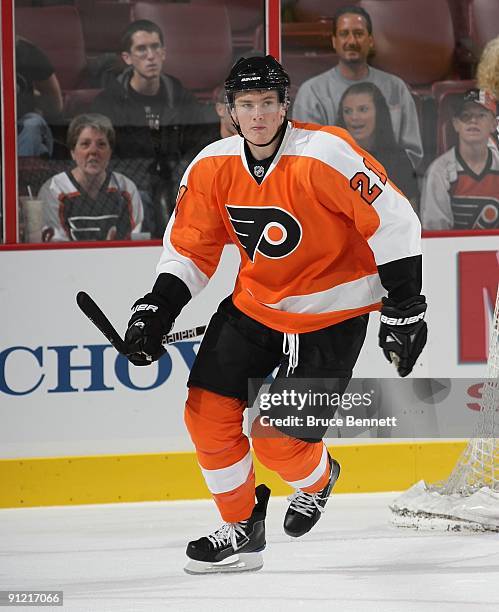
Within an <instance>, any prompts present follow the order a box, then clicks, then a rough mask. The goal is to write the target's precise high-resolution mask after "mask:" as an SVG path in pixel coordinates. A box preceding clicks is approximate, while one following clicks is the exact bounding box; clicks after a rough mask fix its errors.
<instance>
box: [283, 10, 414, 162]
mask: <svg viewBox="0 0 499 612" xmlns="http://www.w3.org/2000/svg"><path fill="white" fill-rule="evenodd" d="M332 41H333V46H334V49H335V50H336V53H337V55H338V65H337V66H335V67H334V68H330V69H329V70H327V71H326V72H323V73H322V74H319V75H317V76H315V77H313V78H311V79H309V80H308V81H305V82H304V83H303V84H302V85H301V87H300V88H299V90H298V93H297V94H296V99H295V102H294V106H293V118H294V119H297V120H298V121H307V122H311V123H319V124H321V125H334V124H335V123H336V121H337V119H338V108H339V102H340V98H341V96H342V95H343V92H344V91H345V89H347V88H348V87H349V86H350V85H352V84H353V83H357V82H359V81H369V82H371V83H374V84H375V85H376V86H377V87H378V88H379V89H380V91H382V92H383V95H384V96H385V98H386V100H387V102H388V107H389V109H390V115H391V118H392V125H393V129H394V132H395V137H396V140H397V143H398V144H399V145H401V146H402V147H403V148H404V149H405V150H406V151H407V154H408V155H409V159H410V160H411V163H412V165H413V166H414V168H417V166H418V165H419V163H420V161H421V159H422V157H423V145H422V142H421V134H420V131H419V123H418V117H417V112H416V105H415V104H414V100H413V99H412V96H411V93H410V91H409V89H408V88H407V85H406V84H405V83H404V82H403V81H402V79H400V78H399V77H397V76H395V75H393V74H389V73H388V72H383V71H382V70H377V69H376V68H373V67H372V66H369V65H368V63H367V58H368V56H369V54H370V53H371V52H372V50H373V48H374V39H373V35H372V23H371V18H370V16H369V14H368V13H367V12H366V11H365V10H364V9H362V8H361V7H358V6H344V7H341V8H339V9H338V10H337V11H336V13H335V15H334V17H333V37H332Z"/></svg>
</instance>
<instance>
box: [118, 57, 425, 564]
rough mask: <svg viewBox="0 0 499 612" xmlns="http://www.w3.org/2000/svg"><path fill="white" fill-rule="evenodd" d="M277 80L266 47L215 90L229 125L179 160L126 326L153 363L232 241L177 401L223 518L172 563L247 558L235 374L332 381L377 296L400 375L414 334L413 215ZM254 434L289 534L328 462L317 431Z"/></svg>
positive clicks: (246, 486)
mask: <svg viewBox="0 0 499 612" xmlns="http://www.w3.org/2000/svg"><path fill="white" fill-rule="evenodd" d="M289 84H290V81H289V77H288V75H287V74H286V72H285V71H284V70H283V68H282V66H281V65H280V64H279V63H278V62H277V61H276V60H275V59H274V58H272V57H271V56H267V57H264V58H262V57H252V58H248V59H245V58H243V59H241V60H239V61H238V62H237V63H236V64H235V65H234V67H233V68H232V70H231V72H230V75H229V77H228V79H227V81H226V83H225V88H226V97H227V104H228V107H229V111H230V113H231V116H232V119H233V121H234V125H235V128H236V129H237V132H238V135H235V136H232V137H230V138H226V139H224V140H220V141H217V142H215V143H212V144H210V145H208V146H207V147H206V148H205V149H203V150H202V151H201V152H200V153H199V154H198V156H197V157H196V158H195V159H194V160H193V162H192V163H191V165H190V166H189V167H188V169H187V170H186V173H185V175H184V177H183V179H182V182H181V186H180V189H179V195H178V198H177V206H176V210H175V214H174V216H173V217H172V219H171V220H170V223H169V225H168V227H167V229H166V232H165V236H164V240H163V245H164V250H163V254H162V256H161V259H160V261H159V264H158V267H157V272H158V277H157V280H156V282H155V284H154V287H153V289H152V291H151V293H148V294H147V295H146V296H144V297H143V298H141V299H139V300H138V301H137V302H135V304H134V307H133V309H132V313H133V314H132V317H131V319H130V321H129V326H128V329H127V332H126V337H125V340H126V342H127V343H128V344H129V346H130V347H131V350H134V351H135V352H134V354H132V355H131V356H130V361H131V362H132V363H134V364H136V365H147V364H149V363H151V362H152V361H155V360H157V359H159V358H160V357H161V355H162V354H163V353H164V348H163V346H162V337H163V335H164V334H165V333H167V332H168V331H169V330H170V329H171V327H172V325H173V322H174V321H175V318H176V317H177V315H178V314H179V313H180V311H181V310H182V308H183V307H184V306H185V305H186V304H187V302H188V301H189V300H190V299H191V298H192V297H194V296H195V295H197V294H198V293H199V292H200V291H201V289H203V287H204V286H205V285H206V284H207V283H208V281H209V279H210V277H211V276H212V274H213V273H214V271H215V269H216V267H217V264H218V262H219V258H220V255H221V252H222V249H223V246H224V245H225V244H228V243H234V244H236V245H237V247H238V248H239V251H240V254H241V265H240V269H239V273H238V276H237V280H236V285H235V289H234V292H233V294H232V295H231V296H230V297H228V298H226V299H225V300H223V301H222V303H221V304H220V306H219V308H218V311H217V312H216V313H215V315H214V316H213V317H212V319H211V321H210V324H209V326H208V329H207V331H206V334H205V336H204V339H203V341H202V343H201V346H200V348H199V352H198V355H197V357H196V360H195V363H194V366H193V368H192V370H191V373H190V376H189V381H188V387H189V394H188V398H187V403H186V408H185V422H186V425H187V428H188V430H189V433H190V435H191V438H192V441H193V443H194V446H195V448H196V453H197V457H198V461H199V465H200V467H201V471H202V473H203V476H204V478H205V480H206V483H207V485H208V488H209V489H210V491H211V493H212V495H213V498H214V500H215V502H216V504H217V506H218V509H219V511H220V514H221V516H222V519H223V520H224V521H225V524H224V525H223V526H222V527H221V528H219V529H217V530H216V531H215V532H214V533H212V534H211V535H209V536H208V537H203V538H200V539H199V540H196V541H193V542H190V543H189V544H188V547H187V556H188V557H189V559H190V561H189V562H188V564H187V566H186V571H188V572H194V573H204V572H214V571H245V570H255V569H259V568H260V567H261V566H262V558H261V553H260V551H261V550H262V549H263V548H264V547H265V512H266V506H267V501H268V498H269V495H270V491H269V490H268V489H267V487H265V485H260V486H259V487H257V489H256V498H257V501H256V503H255V476H254V471H253V464H252V459H251V454H250V444H249V440H248V438H247V437H246V436H245V435H244V434H243V431H242V421H243V411H244V409H245V408H246V404H247V395H248V379H250V378H260V379H264V378H266V377H267V376H268V375H269V374H270V373H271V372H272V371H273V370H274V368H276V367H277V366H279V371H278V374H277V378H276V382H279V381H281V382H282V381H290V380H291V381H292V379H293V378H295V379H296V378H302V379H303V378H307V379H312V378H319V377H321V379H322V380H324V379H327V380H332V381H333V383H332V384H333V386H335V387H336V388H337V389H338V390H339V392H340V393H341V392H343V390H344V389H345V387H346V385H347V384H348V381H349V379H350V377H351V376H352V369H353V366H354V365H355V362H356V360H357V357H358V355H359V352H360V349H361V347H362V344H363V342H364V337H365V333H366V328H367V318H368V313H369V312H370V311H376V310H379V309H380V307H381V327H380V333H379V340H380V346H381V348H382V349H383V352H384V353H385V356H386V357H387V358H388V359H389V360H394V361H395V363H396V366H397V369H398V373H399V374H400V376H406V375H407V374H409V373H410V372H411V370H412V368H413V366H414V363H415V361H416V359H417V358H418V356H419V354H420V352H421V350H422V349H423V347H424V344H425V342H426V323H425V322H424V320H423V319H424V313H425V310H426V304H425V298H424V296H422V295H420V292H421V244H420V224H419V221H418V218H417V217H416V215H415V213H414V211H413V209H412V207H411V205H410V204H409V202H408V201H407V200H406V199H405V197H404V196H403V195H402V194H401V193H400V191H399V190H398V189H397V188H396V187H395V185H393V184H392V183H391V182H390V180H389V179H388V178H387V176H386V174H385V171H384V169H383V167H382V166H381V165H380V164H379V163H378V162H377V161H376V160H375V159H373V158H372V157H371V156H370V155H369V154H368V153H366V152H365V151H363V150H362V149H360V148H359V147H358V146H357V145H356V143H355V142H354V140H353V139H352V138H351V137H350V136H349V134H348V133H347V132H346V131H344V130H342V129H340V128H334V127H327V126H318V125H312V124H302V123H296V122H291V121H288V120H287V118H286V113H287V109H288V104H289V98H288V89H289ZM329 416H332V414H330V415H329ZM262 430H263V427H261V426H260V427H259V425H258V423H257V424H256V426H255V427H254V429H253V435H252V438H253V449H254V452H255V453H256V455H257V457H258V458H259V460H260V461H261V462H262V463H263V464H264V465H265V466H267V467H268V468H270V469H272V470H274V471H276V472H277V473H278V474H279V475H280V476H281V477H282V478H283V479H284V480H285V481H286V482H288V483H289V484H290V485H291V486H292V487H294V488H295V489H296V493H294V494H293V495H292V496H291V497H290V500H291V504H290V506H289V508H288V511H287V513H286V516H285V518H284V530H285V532H286V533H287V534H289V535H291V536H294V537H299V536H301V535H303V534H304V533H306V532H307V531H309V530H310V529H311V528H312V527H313V525H314V524H315V523H316V522H317V521H318V519H319V518H320V516H321V514H322V513H323V511H324V508H325V505H326V502H327V499H328V497H329V494H330V492H331V489H332V487H333V485H334V483H335V481H336V479H337V478H338V475H339V471H340V466H339V465H338V463H337V462H336V461H335V460H334V459H332V458H331V457H330V456H329V454H328V452H327V449H326V447H325V445H324V443H323V441H322V439H321V436H316V435H314V433H312V434H311V433H310V432H308V433H307V432H303V435H300V433H299V432H298V433H296V432H294V431H293V432H292V433H290V432H289V430H286V429H285V428H283V429H282V431H283V432H284V434H287V435H282V434H281V435H278V436H276V435H274V436H270V435H262ZM232 558H234V559H235V560H234V561H233V562H232Z"/></svg>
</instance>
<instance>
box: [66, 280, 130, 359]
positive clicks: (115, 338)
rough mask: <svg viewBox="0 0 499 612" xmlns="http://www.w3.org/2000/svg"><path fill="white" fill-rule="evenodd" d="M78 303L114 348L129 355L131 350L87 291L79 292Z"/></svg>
mask: <svg viewBox="0 0 499 612" xmlns="http://www.w3.org/2000/svg"><path fill="white" fill-rule="evenodd" d="M76 303H77V304H78V306H79V308H80V310H81V311H82V312H83V314H84V315H85V316H87V317H88V319H89V320H90V321H92V323H93V324H94V325H95V327H97V329H98V330H99V331H100V332H101V333H102V334H104V336H105V337H106V338H107V339H108V340H109V342H110V343H111V344H112V345H113V346H114V348H115V349H116V350H117V351H118V353H121V354H122V355H128V354H129V352H130V351H129V350H128V347H127V345H126V344H125V342H124V341H123V340H122V338H121V336H120V335H119V334H118V332H117V331H116V329H115V328H114V327H113V325H112V323H111V321H110V320H109V319H108V318H107V317H106V315H105V314H104V313H103V312H102V310H101V309H100V308H99V306H97V304H96V303H95V302H94V300H93V299H92V298H91V297H90V296H89V295H88V293H85V291H79V292H78V294H77V296H76Z"/></svg>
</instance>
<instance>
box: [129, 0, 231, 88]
mask: <svg viewBox="0 0 499 612" xmlns="http://www.w3.org/2000/svg"><path fill="white" fill-rule="evenodd" d="M133 18H134V19H150V20H151V21H154V22H155V23H157V24H158V26H159V27H160V28H161V30H162V31H163V34H164V37H165V47H166V61H165V66H164V70H165V72H167V73H168V74H171V75H173V76H175V77H177V78H178V79H180V81H181V82H182V84H183V85H184V86H185V87H186V88H188V89H191V90H192V91H194V92H195V93H196V94H197V95H198V96H200V97H201V98H205V99H209V98H210V96H211V92H212V91H213V89H214V88H215V87H216V86H217V85H219V84H220V83H222V82H223V81H224V80H225V78H226V76H227V74H228V72H229V70H230V67H231V65H232V41H231V29H230V23H229V18H228V15H227V9H226V8H225V7H223V6H202V5H193V4H152V3H148V2H137V4H135V5H134V6H133Z"/></svg>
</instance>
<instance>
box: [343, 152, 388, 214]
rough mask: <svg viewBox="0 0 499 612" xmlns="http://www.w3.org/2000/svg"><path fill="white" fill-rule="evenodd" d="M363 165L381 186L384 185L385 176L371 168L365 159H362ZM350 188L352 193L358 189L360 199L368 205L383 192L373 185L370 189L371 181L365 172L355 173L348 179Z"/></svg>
mask: <svg viewBox="0 0 499 612" xmlns="http://www.w3.org/2000/svg"><path fill="white" fill-rule="evenodd" d="M364 165H365V166H366V168H368V169H369V170H371V171H372V172H374V173H375V174H376V176H377V177H378V178H379V179H380V180H381V182H382V183H383V185H384V184H385V183H386V175H384V174H383V173H382V172H381V171H380V170H379V169H378V168H376V167H375V166H373V164H371V163H370V162H368V161H367V159H364ZM350 187H351V188H352V189H353V190H354V191H358V190H359V189H360V197H361V198H362V199H363V200H364V201H365V202H367V203H368V204H372V203H373V202H374V200H375V199H376V198H377V197H378V196H379V195H380V194H381V193H383V190H382V189H381V187H379V186H378V185H376V184H375V185H373V186H372V187H371V181H370V180H369V177H368V176H367V174H366V173H365V172H357V173H356V174H354V175H353V176H352V178H351V179H350Z"/></svg>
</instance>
